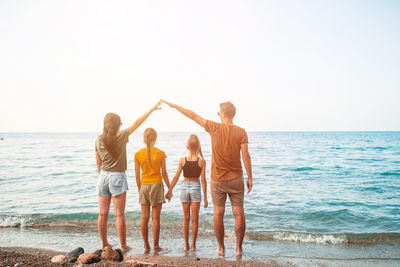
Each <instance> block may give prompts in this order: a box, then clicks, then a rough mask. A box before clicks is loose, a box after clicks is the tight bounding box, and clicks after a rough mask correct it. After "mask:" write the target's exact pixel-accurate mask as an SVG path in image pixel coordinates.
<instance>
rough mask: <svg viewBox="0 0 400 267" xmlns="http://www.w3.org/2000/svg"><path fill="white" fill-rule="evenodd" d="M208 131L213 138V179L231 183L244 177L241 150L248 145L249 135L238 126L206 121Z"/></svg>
mask: <svg viewBox="0 0 400 267" xmlns="http://www.w3.org/2000/svg"><path fill="white" fill-rule="evenodd" d="M205 129H206V131H207V132H208V133H209V134H210V136H211V147H212V160H211V179H212V180H214V181H229V180H232V179H235V178H239V177H240V176H243V170H242V162H241V160H240V149H241V145H242V144H247V143H248V142H249V141H248V138H247V133H246V131H245V130H244V129H243V128H240V127H239V126H236V125H226V124H222V123H217V122H213V121H209V120H207V121H206V126H205Z"/></svg>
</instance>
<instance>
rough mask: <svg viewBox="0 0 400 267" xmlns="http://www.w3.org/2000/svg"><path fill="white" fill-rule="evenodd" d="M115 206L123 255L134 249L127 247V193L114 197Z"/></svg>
mask: <svg viewBox="0 0 400 267" xmlns="http://www.w3.org/2000/svg"><path fill="white" fill-rule="evenodd" d="M112 200H113V204H114V217H115V221H116V223H117V232H118V237H119V242H120V244H121V250H122V252H123V253H125V252H128V251H129V250H131V249H132V248H131V247H129V246H127V245H126V222H125V204H126V192H124V193H122V194H120V195H118V196H114V197H112Z"/></svg>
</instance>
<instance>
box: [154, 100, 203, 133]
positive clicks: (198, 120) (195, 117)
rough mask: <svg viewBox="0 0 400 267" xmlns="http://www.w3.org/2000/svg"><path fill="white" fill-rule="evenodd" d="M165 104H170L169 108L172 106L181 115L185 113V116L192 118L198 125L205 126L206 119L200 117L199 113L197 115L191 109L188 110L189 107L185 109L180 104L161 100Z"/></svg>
mask: <svg viewBox="0 0 400 267" xmlns="http://www.w3.org/2000/svg"><path fill="white" fill-rule="evenodd" d="M162 101H163V102H164V103H165V104H167V105H168V106H170V107H171V108H174V109H176V110H178V111H179V112H180V113H182V114H183V115H185V116H186V117H188V118H189V119H192V120H193V121H195V122H196V123H197V124H198V125H200V126H201V127H203V128H204V127H206V120H205V119H203V118H202V117H200V116H199V115H197V114H196V113H194V112H193V111H191V110H189V109H185V108H183V107H181V106H178V105H175V104H172V103H170V102H167V101H165V100H162Z"/></svg>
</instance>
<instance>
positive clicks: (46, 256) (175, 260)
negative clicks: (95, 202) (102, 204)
mask: <svg viewBox="0 0 400 267" xmlns="http://www.w3.org/2000/svg"><path fill="white" fill-rule="evenodd" d="M56 255H66V252H58V251H54V250H47V249H40V248H28V247H0V266H14V265H15V264H18V263H23V265H21V266H63V267H64V266H65V267H67V266H68V267H70V266H71V267H72V266H74V265H76V263H63V264H55V263H52V262H51V258H52V257H53V256H56ZM135 261H138V263H135ZM139 262H140V263H139ZM89 266H96V267H100V266H120V267H124V266H171V267H172V266H199V267H200V266H221V267H231V266H255V267H271V266H276V267H278V266H293V265H289V264H288V265H279V264H278V263H276V262H274V261H270V262H268V263H264V262H260V261H255V260H244V261H241V260H237V261H231V260H226V259H224V258H222V257H220V258H216V259H211V258H198V257H196V256H193V255H191V256H189V255H188V256H181V257H173V256H164V255H158V256H153V255H144V254H137V255H129V256H126V257H125V258H124V260H123V261H122V262H113V261H101V262H98V263H93V264H90V265H89Z"/></svg>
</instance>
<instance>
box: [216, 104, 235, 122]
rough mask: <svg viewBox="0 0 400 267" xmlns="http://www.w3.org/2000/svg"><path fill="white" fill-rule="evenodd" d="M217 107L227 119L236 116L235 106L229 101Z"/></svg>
mask: <svg viewBox="0 0 400 267" xmlns="http://www.w3.org/2000/svg"><path fill="white" fill-rule="evenodd" d="M219 107H220V108H221V111H222V112H223V113H225V114H226V115H227V116H228V117H229V118H233V117H235V114H236V108H235V106H234V105H233V104H232V103H231V101H228V102H225V103H221V104H219Z"/></svg>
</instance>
